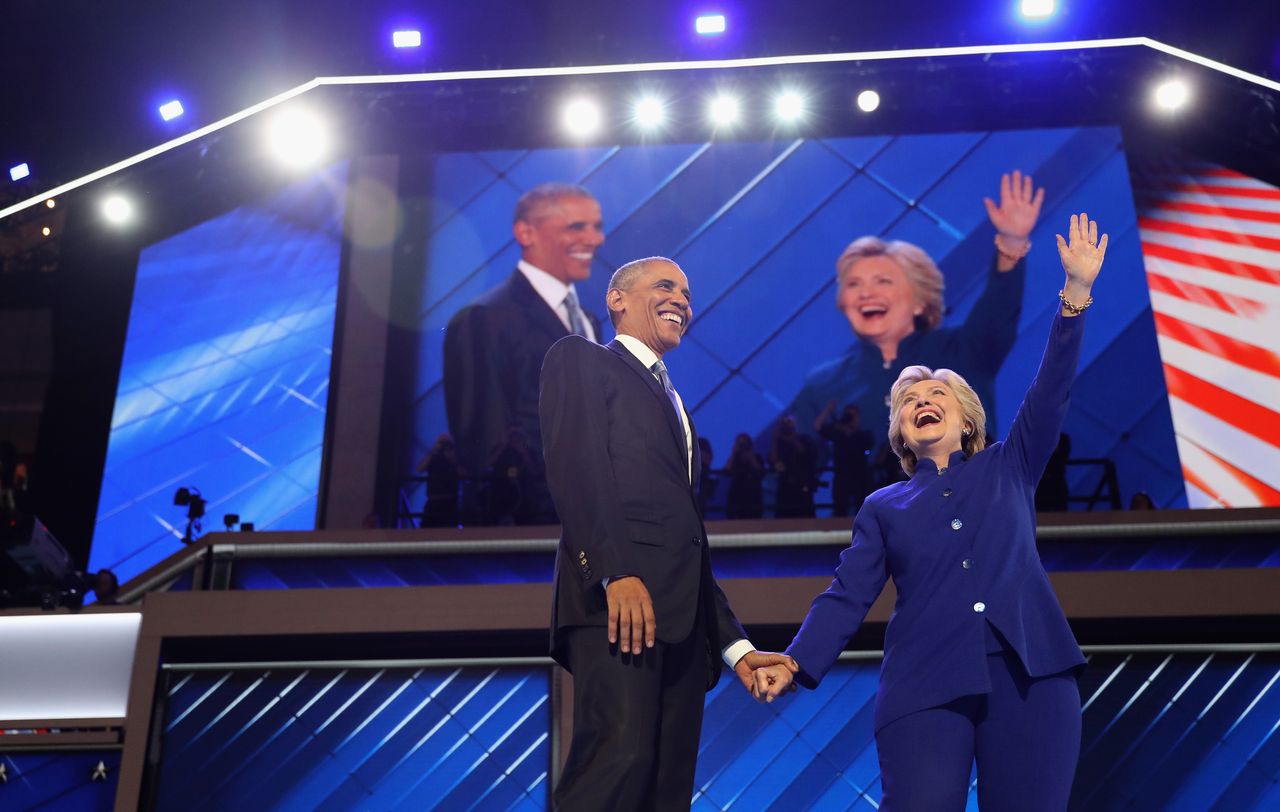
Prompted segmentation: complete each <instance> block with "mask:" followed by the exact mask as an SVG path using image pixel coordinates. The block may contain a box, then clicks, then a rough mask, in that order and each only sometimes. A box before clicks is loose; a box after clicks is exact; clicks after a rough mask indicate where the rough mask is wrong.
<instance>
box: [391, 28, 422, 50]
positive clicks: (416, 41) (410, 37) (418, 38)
mask: <svg viewBox="0 0 1280 812" xmlns="http://www.w3.org/2000/svg"><path fill="white" fill-rule="evenodd" d="M391 44H392V45H394V46H395V47H397V48H418V47H420V46H421V45H422V32H421V31H395V32H393V33H392V34H391Z"/></svg>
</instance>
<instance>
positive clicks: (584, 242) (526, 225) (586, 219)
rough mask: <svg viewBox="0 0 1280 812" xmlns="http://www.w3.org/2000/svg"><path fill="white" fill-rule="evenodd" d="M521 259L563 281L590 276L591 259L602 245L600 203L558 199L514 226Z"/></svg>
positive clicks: (568, 198)
mask: <svg viewBox="0 0 1280 812" xmlns="http://www.w3.org/2000/svg"><path fill="white" fill-rule="evenodd" d="M513 231H514V233H515V237H516V242H518V243H520V248H521V249H522V250H521V256H523V258H524V260H525V261H526V262H529V263H531V264H532V265H534V266H535V267H537V268H540V269H542V270H544V271H546V272H547V273H549V274H551V275H552V276H554V277H555V278H556V279H559V280H560V281H561V282H564V283H565V284H566V285H568V284H572V283H573V282H582V281H585V280H586V279H588V278H590V276H591V260H592V259H593V258H594V257H595V253H596V249H597V248H599V247H600V245H601V244H602V243H603V242H604V221H603V220H602V219H601V217H600V204H599V203H597V202H596V201H595V200H594V199H592V198H590V197H572V196H566V197H558V198H556V199H554V200H552V201H551V202H549V203H546V204H544V205H541V206H539V207H538V208H536V209H535V210H534V211H533V212H532V213H531V215H530V218H529V220H517V221H516V223H515V226H514V227H513Z"/></svg>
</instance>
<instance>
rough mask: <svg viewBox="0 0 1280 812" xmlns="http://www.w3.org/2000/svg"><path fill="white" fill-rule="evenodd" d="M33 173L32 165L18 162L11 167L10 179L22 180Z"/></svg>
mask: <svg viewBox="0 0 1280 812" xmlns="http://www.w3.org/2000/svg"><path fill="white" fill-rule="evenodd" d="M30 174H31V167H29V166H27V165H26V164H18V165H16V166H11V167H9V180H12V181H20V180H22V179H23V178H25V177H27V176H28V175H30Z"/></svg>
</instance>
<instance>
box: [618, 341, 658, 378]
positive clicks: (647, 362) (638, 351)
mask: <svg viewBox="0 0 1280 812" xmlns="http://www.w3.org/2000/svg"><path fill="white" fill-rule="evenodd" d="M618 343H620V344H622V346H624V347H626V348H627V351H628V352H630V353H631V354H632V355H634V356H635V357H636V360H637V361H639V362H640V363H642V364H644V368H645V369H649V368H650V367H652V366H653V365H654V364H655V363H657V362H658V361H659V360H661V359H659V358H658V354H657V353H656V352H654V351H653V350H651V349H649V345H647V344H645V343H644V342H643V341H641V340H640V339H638V338H636V337H635V336H629V335H626V334H625V333H618Z"/></svg>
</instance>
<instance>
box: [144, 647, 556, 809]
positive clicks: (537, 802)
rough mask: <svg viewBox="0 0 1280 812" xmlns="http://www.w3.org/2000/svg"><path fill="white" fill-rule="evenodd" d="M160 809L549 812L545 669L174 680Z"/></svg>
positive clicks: (176, 676)
mask: <svg viewBox="0 0 1280 812" xmlns="http://www.w3.org/2000/svg"><path fill="white" fill-rule="evenodd" d="M170 683H171V685H170V688H169V690H168V702H167V705H166V708H165V713H166V718H165V720H164V725H165V731H164V739H163V758H162V764H161V767H160V770H159V775H158V778H157V780H158V782H159V786H158V793H157V798H158V800H157V806H156V808H157V809H161V810H167V809H175V810H177V809H181V810H197V809H200V810H204V809H208V810H214V809H233V808H243V809H255V810H265V809H272V810H293V809H297V810H320V809H326V810H347V809H352V810H354V809H385V810H391V809H418V810H421V809H466V808H474V809H486V810H488V809H495V810H496V809H509V808H513V807H518V808H527V809H545V808H546V792H547V788H546V776H547V771H548V767H549V764H550V755H549V754H550V749H549V747H550V745H549V736H548V731H549V730H550V710H549V705H548V698H549V694H548V691H549V673H548V671H547V669H546V668H545V667H530V668H520V667H508V668H501V669H492V668H465V669H458V668H387V669H348V670H334V669H318V670H296V669H284V670H276V671H268V670H244V671H230V672H228V671H221V672H219V671H189V672H185V673H184V672H180V671H175V672H170Z"/></svg>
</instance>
